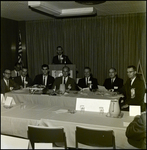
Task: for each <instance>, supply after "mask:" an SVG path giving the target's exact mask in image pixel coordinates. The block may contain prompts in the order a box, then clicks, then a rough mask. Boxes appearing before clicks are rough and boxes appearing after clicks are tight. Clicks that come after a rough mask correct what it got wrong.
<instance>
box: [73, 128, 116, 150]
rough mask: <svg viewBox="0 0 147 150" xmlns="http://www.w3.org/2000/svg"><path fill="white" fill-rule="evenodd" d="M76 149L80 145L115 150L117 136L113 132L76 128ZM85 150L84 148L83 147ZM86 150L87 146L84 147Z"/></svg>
mask: <svg viewBox="0 0 147 150" xmlns="http://www.w3.org/2000/svg"><path fill="white" fill-rule="evenodd" d="M75 138H76V148H77V149H78V148H79V143H80V144H84V145H87V146H92V147H93V148H97V147H100V148H109V147H110V148H111V149H112V148H113V149H115V136H114V131H113V130H97V129H91V128H86V127H78V126H77V127H76V135H75ZM82 148H83V147H82ZM84 149H86V146H85V147H84Z"/></svg>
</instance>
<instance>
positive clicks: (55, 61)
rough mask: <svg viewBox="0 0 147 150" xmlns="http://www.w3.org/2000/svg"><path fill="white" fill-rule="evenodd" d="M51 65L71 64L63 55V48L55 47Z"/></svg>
mask: <svg viewBox="0 0 147 150" xmlns="http://www.w3.org/2000/svg"><path fill="white" fill-rule="evenodd" d="M52 64H72V63H71V61H70V60H69V58H68V56H66V55H63V48H62V47H61V46H58V47H57V55H56V56H54V57H53V60H52Z"/></svg>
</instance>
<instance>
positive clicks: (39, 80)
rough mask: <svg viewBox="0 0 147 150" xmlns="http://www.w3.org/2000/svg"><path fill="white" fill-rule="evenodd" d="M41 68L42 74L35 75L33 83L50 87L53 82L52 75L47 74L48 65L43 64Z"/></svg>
mask: <svg viewBox="0 0 147 150" xmlns="http://www.w3.org/2000/svg"><path fill="white" fill-rule="evenodd" d="M41 70H42V74H39V75H36V77H35V79H34V82H33V85H35V84H37V85H41V86H42V87H45V88H48V89H51V88H52V85H53V82H54V77H52V76H50V75H49V66H48V65H47V64H43V65H42V67H41Z"/></svg>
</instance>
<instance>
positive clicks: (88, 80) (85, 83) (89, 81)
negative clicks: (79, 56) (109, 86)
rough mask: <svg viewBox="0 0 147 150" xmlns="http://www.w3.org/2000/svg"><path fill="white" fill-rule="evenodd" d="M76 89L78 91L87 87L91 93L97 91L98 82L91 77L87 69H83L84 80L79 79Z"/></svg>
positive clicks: (89, 70)
mask: <svg viewBox="0 0 147 150" xmlns="http://www.w3.org/2000/svg"><path fill="white" fill-rule="evenodd" d="M78 87H79V89H83V88H87V87H89V88H90V90H92V91H95V90H96V89H98V81H97V79H96V78H93V77H92V74H91V69H90V68H89V67H85V68H84V78H82V79H79V82H78Z"/></svg>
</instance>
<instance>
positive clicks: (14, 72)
mask: <svg viewBox="0 0 147 150" xmlns="http://www.w3.org/2000/svg"><path fill="white" fill-rule="evenodd" d="M20 71H21V65H20V64H19V63H16V64H15V66H14V70H12V71H11V78H12V79H14V78H15V77H18V76H20V74H21V73H20Z"/></svg>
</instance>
